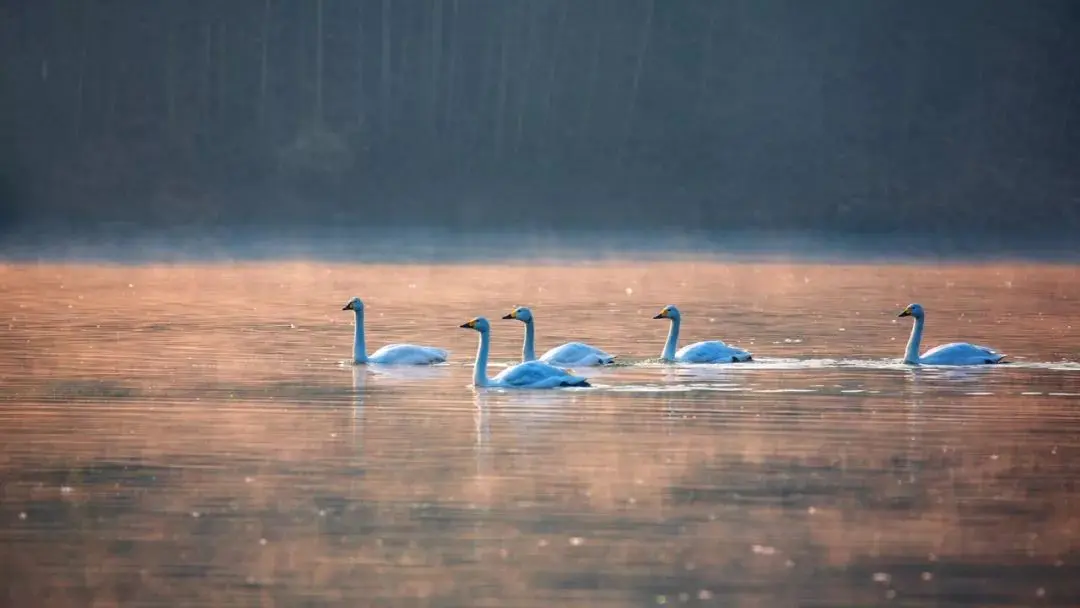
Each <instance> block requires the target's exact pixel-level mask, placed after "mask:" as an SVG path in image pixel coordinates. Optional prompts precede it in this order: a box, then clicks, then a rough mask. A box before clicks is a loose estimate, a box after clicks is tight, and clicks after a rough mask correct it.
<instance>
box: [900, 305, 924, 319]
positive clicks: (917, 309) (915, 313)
mask: <svg viewBox="0 0 1080 608" xmlns="http://www.w3.org/2000/svg"><path fill="white" fill-rule="evenodd" d="M923 314H925V313H923V309H922V304H908V305H907V308H905V309H904V310H902V311H900V314H898V315H896V316H898V317H915V318H916V319H921V318H923Z"/></svg>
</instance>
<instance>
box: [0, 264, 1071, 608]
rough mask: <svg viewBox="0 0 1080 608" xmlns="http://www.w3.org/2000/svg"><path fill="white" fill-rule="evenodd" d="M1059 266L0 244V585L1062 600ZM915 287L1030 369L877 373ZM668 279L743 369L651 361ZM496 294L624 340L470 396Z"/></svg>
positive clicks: (432, 600)
mask: <svg viewBox="0 0 1080 608" xmlns="http://www.w3.org/2000/svg"><path fill="white" fill-rule="evenodd" d="M1078 275H1080V272H1078V270H1077V267H1075V266H1060V265H1059V266H1052V265H1008V264H998V265H979V266H942V267H937V266H912V265H906V266H903V265H888V266H885V265H882V266H875V265H836V264H820V265H814V264H716V263H704V262H702V263H633V264H630V263H626V264H618V263H611V264H604V265H575V266H570V265H564V266H543V267H537V266H522V265H517V266H499V265H490V264H488V265H460V264H457V265H455V264H444V265H438V266H426V265H396V266H389V265H388V266H377V265H329V264H322V263H318V264H316V263H266V264H246V265H224V264H223V265H213V264H204V265H195V264H177V265H152V266H131V267H119V266H95V265H76V264H57V265H46V264H25V265H19V264H9V265H6V266H0V289H2V290H3V293H4V298H3V301H2V302H0V321H3V322H2V323H0V351H2V352H3V357H2V358H0V382H2V384H0V440H2V445H3V448H2V450H0V480H2V487H0V603H4V604H5V605H10V606H89V605H94V606H109V605H124V606H182V605H192V606H194V605H198V606H211V605H212V606H251V605H260V606H328V605H354V606H355V605H373V606H391V605H393V606H550V605H566V606H597V605H609V606H656V605H684V604H685V605H690V606H694V605H709V606H787V605H828V606H843V605H852V606H854V605H858V606H865V605H874V604H887V605H897V606H904V605H928V604H933V605H938V606H990V605H994V606H1043V605H1045V606H1049V605H1053V606H1072V605H1076V604H1078V603H1080V538H1078V536H1077V535H1078V534H1080V508H1078V504H1080V503H1078V501H1080V490H1078V488H1077V486H1076V480H1077V479H1078V478H1080V477H1078V473H1080V458H1078V457H1080V413H1078V409H1077V408H1078V407H1080V365H1077V364H1075V363H1063V361H1080V346H1078V344H1080V341H1078V339H1077V337H1078V332H1080V311H1078V308H1077V301H1078V299H1080V281H1078V279H1080V276H1078ZM353 295H359V296H361V297H363V298H364V299H365V301H366V303H367V307H368V340H369V348H370V349H371V350H374V349H375V348H377V347H378V346H379V345H381V344H384V343H387V342H392V341H410V342H419V343H426V344H434V345H439V346H444V347H446V348H449V349H450V350H451V351H452V362H451V364H449V365H447V366H442V367H437V368H431V369H420V370H415V369H412V370H386V369H374V368H372V369H369V368H363V367H360V368H357V367H354V366H351V365H347V364H343V363H342V362H343V361H344V360H345V359H346V358H347V357H348V356H349V353H350V346H351V337H352V330H351V322H352V318H351V314H350V313H347V312H342V311H340V310H339V309H340V308H341V305H342V304H343V303H344V302H345V301H346V300H347V299H348V298H349V297H351V296H353ZM911 301H918V302H921V303H922V304H923V305H924V306H925V307H926V308H927V310H928V321H927V335H926V340H927V342H926V345H925V347H929V346H932V345H934V344H938V343H943V342H948V341H953V340H957V339H959V340H970V341H973V342H979V343H986V344H988V345H991V346H994V347H996V348H998V349H1000V350H1002V351H1004V352H1006V353H1008V354H1009V355H1010V359H1011V360H1013V361H1015V362H1016V363H1014V364H1012V365H1010V366H999V367H993V368H980V369H953V370H947V369H911V368H908V367H905V366H901V365H897V364H896V363H895V360H896V359H898V358H899V357H900V356H901V354H902V351H903V345H904V342H905V341H906V339H907V335H908V332H909V330H910V325H909V324H908V323H907V322H906V321H907V320H896V319H895V315H896V312H897V311H898V310H899V309H900V308H901V307H902V306H903V305H905V304H907V303H908V302H911ZM668 303H673V304H677V305H679V306H680V308H681V309H682V310H683V313H684V316H685V317H686V318H685V323H684V329H683V341H684V343H688V342H689V341H693V340H698V339H707V338H721V339H724V340H727V341H730V342H733V343H734V344H736V345H739V346H742V347H744V348H747V349H749V350H751V351H752V352H754V354H755V356H756V357H757V358H758V359H759V360H760V361H759V362H758V363H754V364H749V365H745V366H718V367H699V368H691V369H687V368H679V367H672V366H662V365H657V364H655V363H653V362H650V361H647V360H648V359H650V358H653V357H656V356H657V355H658V354H659V351H660V348H661V346H662V343H663V338H664V335H665V332H666V329H667V326H666V322H662V321H653V320H651V319H650V317H651V316H652V315H653V314H655V312H656V310H658V309H659V308H660V307H661V306H662V305H664V304H668ZM515 304H527V305H530V306H532V307H533V310H534V312H535V314H536V316H537V329H538V336H537V337H538V343H539V349H540V350H544V349H546V348H548V347H550V346H553V345H555V344H558V343H561V342H563V341H566V340H570V339H582V340H586V341H588V342H591V343H593V344H596V345H598V346H601V347H603V348H605V349H607V350H609V351H610V352H613V353H615V354H618V355H619V356H620V358H621V359H622V360H624V362H625V363H626V364H625V365H622V366H619V367H616V368H612V369H607V370H603V371H600V372H589V373H590V374H591V375H593V381H594V384H595V388H592V389H586V390H566V391H518V392H500V391H487V392H480V393H477V392H475V391H473V389H471V388H470V387H468V386H467V384H468V381H469V377H470V371H471V367H470V366H471V360H472V355H473V352H474V351H475V338H476V337H475V334H474V333H473V332H467V331H465V330H461V329H457V325H459V324H460V323H461V322H463V321H465V320H468V319H469V318H471V317H472V316H475V315H477V314H483V315H486V316H487V317H488V318H490V319H492V322H493V324H494V326H495V329H494V347H495V348H494V359H495V361H496V362H498V363H499V364H505V363H508V362H511V361H512V360H513V359H514V357H516V356H517V354H518V352H519V350H520V340H521V326H520V325H519V324H517V323H515V322H511V321H501V320H497V317H500V316H501V315H502V314H504V313H505V312H507V311H508V310H509V309H510V307H511V306H513V305H515ZM925 347H924V348H925ZM495 371H496V370H495V369H494V368H493V369H492V373H494V372H495ZM580 371H584V370H580Z"/></svg>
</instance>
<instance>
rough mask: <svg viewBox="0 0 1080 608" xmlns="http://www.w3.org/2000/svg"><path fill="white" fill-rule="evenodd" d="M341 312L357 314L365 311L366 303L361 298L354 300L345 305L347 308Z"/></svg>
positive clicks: (344, 307) (343, 307) (343, 308)
mask: <svg viewBox="0 0 1080 608" xmlns="http://www.w3.org/2000/svg"><path fill="white" fill-rule="evenodd" d="M341 310H355V311H356V312H363V311H364V301H363V300H361V299H360V298H353V299H351V300H349V301H348V302H346V303H345V306H342V307H341Z"/></svg>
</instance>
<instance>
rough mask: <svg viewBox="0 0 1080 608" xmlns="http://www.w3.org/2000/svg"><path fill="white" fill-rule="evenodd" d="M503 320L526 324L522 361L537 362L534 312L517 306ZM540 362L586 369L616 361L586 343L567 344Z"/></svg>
mask: <svg viewBox="0 0 1080 608" xmlns="http://www.w3.org/2000/svg"><path fill="white" fill-rule="evenodd" d="M503 318H504V319H517V320H518V321H521V322H522V323H524V324H525V345H524V346H522V348H521V360H522V361H535V360H536V350H535V349H534V347H533V339H534V335H535V333H536V328H535V327H534V325H533V314H532V311H531V310H529V309H528V308H527V307H525V306H515V307H514V310H511V311H510V314H507V315H505V316H503ZM540 360H541V361H543V362H544V363H550V364H551V365H557V366H560V367H586V366H590V365H610V364H611V363H613V362H614V361H615V356H614V355H609V354H607V353H606V352H604V351H602V350H600V349H599V348H596V347H595V346H591V345H589V344H585V343H584V342H567V343H566V344H560V345H559V346H556V347H555V348H553V349H551V350H549V351H547V352H546V353H544V354H543V356H541V357H540Z"/></svg>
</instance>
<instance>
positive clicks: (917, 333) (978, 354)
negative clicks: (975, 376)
mask: <svg viewBox="0 0 1080 608" xmlns="http://www.w3.org/2000/svg"><path fill="white" fill-rule="evenodd" d="M896 316H897V317H915V325H914V327H912V328H911V338H909V339H908V343H907V350H905V351H904V363H908V364H910V365H919V364H923V365H985V364H987V363H1000V362H1001V360H1002V359H1004V358H1005V355H1003V354H1001V353H999V352H997V351H995V350H994V349H992V348H988V347H986V346H979V345H978V344H969V343H967V342H951V343H949V344H942V345H941V346H935V347H934V348H931V349H930V350H928V351H926V354H924V355H922V356H921V357H920V356H919V343H920V342H922V332H923V325H924V324H925V323H926V313H925V312H923V307H922V306H921V305H919V304H908V306H907V308H905V309H904V310H903V311H902V312H901V313H900V314H898V315H896Z"/></svg>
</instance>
